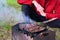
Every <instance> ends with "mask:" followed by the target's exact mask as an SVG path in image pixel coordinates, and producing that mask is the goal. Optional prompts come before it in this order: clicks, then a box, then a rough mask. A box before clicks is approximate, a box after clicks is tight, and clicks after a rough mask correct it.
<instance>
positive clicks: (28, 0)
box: [17, 0, 32, 5]
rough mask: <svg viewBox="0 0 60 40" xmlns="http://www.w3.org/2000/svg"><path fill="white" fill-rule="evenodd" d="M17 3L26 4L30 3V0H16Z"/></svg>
mask: <svg viewBox="0 0 60 40" xmlns="http://www.w3.org/2000/svg"><path fill="white" fill-rule="evenodd" d="M17 2H18V3H19V4H26V5H31V4H32V0H17Z"/></svg>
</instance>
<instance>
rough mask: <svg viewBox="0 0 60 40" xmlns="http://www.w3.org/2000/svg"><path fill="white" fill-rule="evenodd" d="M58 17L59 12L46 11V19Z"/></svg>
mask: <svg viewBox="0 0 60 40" xmlns="http://www.w3.org/2000/svg"><path fill="white" fill-rule="evenodd" d="M51 18H58V19H60V14H52V13H46V19H51Z"/></svg>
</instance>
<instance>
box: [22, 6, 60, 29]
mask: <svg viewBox="0 0 60 40" xmlns="http://www.w3.org/2000/svg"><path fill="white" fill-rule="evenodd" d="M22 11H23V12H24V14H25V15H26V16H28V17H30V18H31V19H32V20H34V21H36V22H42V21H46V20H47V19H46V18H45V17H43V16H40V15H38V14H37V13H36V11H35V10H34V9H33V6H32V7H30V6H28V5H22ZM46 24H47V25H48V26H50V27H52V28H60V20H59V19H56V20H54V21H51V22H49V23H46Z"/></svg>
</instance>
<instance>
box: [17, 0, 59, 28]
mask: <svg viewBox="0 0 60 40" xmlns="http://www.w3.org/2000/svg"><path fill="white" fill-rule="evenodd" d="M33 1H35V2H37V3H38V4H39V5H41V6H42V7H43V9H42V10H41V9H39V6H38V5H37V6H38V8H37V6H36V5H35V2H33ZM33 1H32V0H23V1H22V0H17V2H18V3H19V4H21V5H22V11H23V12H24V13H25V15H26V16H28V17H30V18H31V19H32V20H34V21H36V22H43V21H46V20H48V19H55V20H53V21H51V22H48V23H46V24H47V25H48V26H50V27H54V28H55V27H57V28H60V0H33ZM37 9H38V10H37Z"/></svg>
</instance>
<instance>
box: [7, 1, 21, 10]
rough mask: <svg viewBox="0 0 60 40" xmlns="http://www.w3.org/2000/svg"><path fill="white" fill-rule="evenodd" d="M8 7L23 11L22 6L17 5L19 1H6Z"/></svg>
mask: <svg viewBox="0 0 60 40" xmlns="http://www.w3.org/2000/svg"><path fill="white" fill-rule="evenodd" d="M6 2H7V4H8V6H11V7H15V8H16V9H18V10H21V8H20V7H21V5H19V4H18V3H17V0H6Z"/></svg>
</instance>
